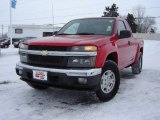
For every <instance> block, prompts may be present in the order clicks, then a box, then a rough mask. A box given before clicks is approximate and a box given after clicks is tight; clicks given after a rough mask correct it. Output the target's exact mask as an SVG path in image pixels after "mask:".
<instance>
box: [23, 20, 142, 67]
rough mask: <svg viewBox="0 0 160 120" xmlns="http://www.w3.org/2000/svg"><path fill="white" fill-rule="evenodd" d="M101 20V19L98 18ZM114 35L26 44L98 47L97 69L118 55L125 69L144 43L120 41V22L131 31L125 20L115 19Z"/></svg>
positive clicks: (46, 39) (57, 38) (55, 38)
mask: <svg viewBox="0 0 160 120" xmlns="http://www.w3.org/2000/svg"><path fill="white" fill-rule="evenodd" d="M98 19H99V18H98ZM114 19H115V25H114V33H113V35H112V36H105V35H55V36H52V37H44V38H39V39H35V40H30V41H27V42H26V43H25V44H28V45H37V46H84V45H94V46H97V48H98V51H97V57H96V66H95V67H96V68H102V67H103V65H104V63H105V61H106V59H107V57H108V55H110V54H112V53H117V57H116V58H117V60H116V61H117V64H118V66H119V69H123V68H125V67H127V66H129V65H131V64H133V63H134V62H135V61H136V59H137V55H138V52H139V51H140V48H143V41H142V40H137V39H135V38H133V37H130V38H126V39H118V34H117V28H118V21H119V20H121V21H124V23H125V25H126V28H127V30H130V27H129V25H128V23H127V22H126V21H125V20H124V19H120V18H114Z"/></svg>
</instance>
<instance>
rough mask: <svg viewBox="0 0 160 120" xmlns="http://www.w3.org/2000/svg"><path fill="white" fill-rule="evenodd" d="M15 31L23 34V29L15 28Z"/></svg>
mask: <svg viewBox="0 0 160 120" xmlns="http://www.w3.org/2000/svg"><path fill="white" fill-rule="evenodd" d="M15 33H16V34H22V33H23V30H22V29H15Z"/></svg>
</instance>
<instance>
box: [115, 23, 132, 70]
mask: <svg viewBox="0 0 160 120" xmlns="http://www.w3.org/2000/svg"><path fill="white" fill-rule="evenodd" d="M126 29H127V28H126V26H125V23H124V22H123V21H121V20H119V21H118V31H117V32H118V33H117V34H118V40H117V47H118V51H119V67H120V68H123V67H126V66H128V65H129V64H130V57H131V56H130V45H129V44H130V43H129V39H130V38H123V39H120V38H119V36H120V31H123V30H126Z"/></svg>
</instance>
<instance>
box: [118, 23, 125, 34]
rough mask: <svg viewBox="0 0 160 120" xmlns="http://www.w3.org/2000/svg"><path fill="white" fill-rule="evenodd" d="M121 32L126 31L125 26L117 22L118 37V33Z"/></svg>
mask: <svg viewBox="0 0 160 120" xmlns="http://www.w3.org/2000/svg"><path fill="white" fill-rule="evenodd" d="M122 30H126V26H125V24H124V22H123V21H119V22H118V36H119V35H120V32H121V31H122Z"/></svg>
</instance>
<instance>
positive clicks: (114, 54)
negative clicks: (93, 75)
mask: <svg viewBox="0 0 160 120" xmlns="http://www.w3.org/2000/svg"><path fill="white" fill-rule="evenodd" d="M106 60H112V61H114V62H115V63H117V65H118V54H117V53H116V52H113V53H111V54H109V55H108V56H107V58H106Z"/></svg>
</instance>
